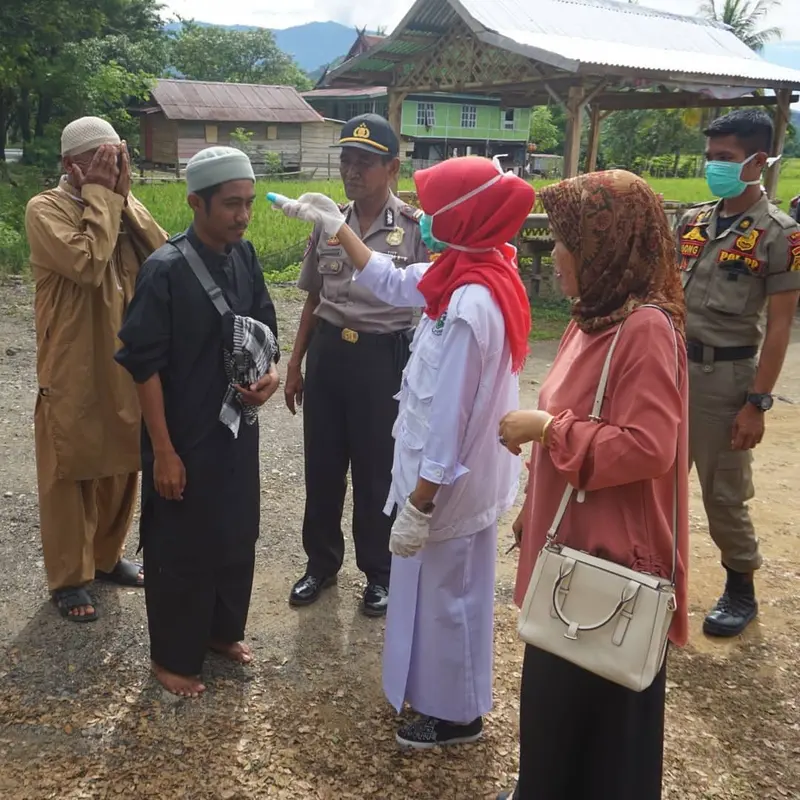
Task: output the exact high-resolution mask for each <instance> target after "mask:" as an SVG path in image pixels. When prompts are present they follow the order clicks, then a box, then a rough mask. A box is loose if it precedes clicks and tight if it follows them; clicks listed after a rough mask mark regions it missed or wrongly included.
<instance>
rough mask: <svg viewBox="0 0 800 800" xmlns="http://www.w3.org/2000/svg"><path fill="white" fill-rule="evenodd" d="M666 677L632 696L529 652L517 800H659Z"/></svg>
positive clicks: (556, 660) (524, 679)
mask: <svg viewBox="0 0 800 800" xmlns="http://www.w3.org/2000/svg"><path fill="white" fill-rule="evenodd" d="M666 674H667V671H666V663H665V665H664V667H663V668H662V669H661V672H660V673H659V674H658V675H657V676H656V679H655V681H654V682H653V683H652V685H651V686H649V687H648V688H647V689H645V691H643V692H633V691H631V690H629V689H625V688H624V687H622V686H618V685H617V684H614V683H611V682H609V681H607V680H605V679H603V678H599V677H597V676H596V675H593V674H591V673H589V672H586V671H585V670H582V669H580V668H579V667H575V666H573V665H572V664H570V663H569V662H567V661H564V660H563V659H560V658H558V657H557V656H553V655H550V654H549V653H546V652H544V651H543V650H539V649H538V648H535V647H530V646H528V647H526V649H525V663H524V666H523V670H522V697H521V700H520V771H519V783H518V785H517V789H516V792H515V794H514V800H606V798H607V800H660V798H661V775H662V767H663V763H662V762H663V751H664V703H665V700H666Z"/></svg>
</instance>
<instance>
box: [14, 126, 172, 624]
mask: <svg viewBox="0 0 800 800" xmlns="http://www.w3.org/2000/svg"><path fill="white" fill-rule="evenodd" d="M61 141H62V147H61V150H62V159H63V165H64V170H65V173H66V174H65V175H64V176H63V177H62V178H61V181H60V183H59V184H58V186H57V187H56V188H55V189H52V190H49V191H46V192H42V193H41V194H39V195H37V196H36V197H34V198H33V199H32V200H31V201H30V202H29V203H28V207H27V212H26V216H25V227H26V230H27V234H28V241H29V243H30V250H31V268H32V272H33V277H34V280H35V283H36V301H35V310H36V344H37V374H38V383H39V394H38V397H37V399H36V410H35V414H34V428H35V437H36V471H37V477H38V483H39V515H40V527H41V534H42V546H43V551H44V562H45V569H46V571H47V579H48V585H49V589H50V591H51V593H52V596H53V601H54V602H55V603H56V605H57V606H58V608H59V610H60V611H61V614H62V616H64V617H66V618H68V619H70V620H73V621H80V622H85V621H91V620H94V619H96V618H97V612H96V609H95V607H94V604H93V601H92V599H91V597H90V596H89V594H88V592H87V591H86V585H87V584H88V583H90V582H91V581H92V580H93V579H95V578H98V579H104V580H108V581H112V582H115V583H118V584H122V585H128V586H141V585H143V581H144V575H143V573H142V572H141V568H140V567H139V566H138V565H136V564H132V563H131V562H129V561H126V560H124V559H123V558H122V549H123V546H124V542H125V537H126V535H127V533H128V529H129V527H130V523H131V518H132V516H133V512H134V506H135V503H136V492H137V483H138V471H139V469H140V442H139V435H140V410H139V405H138V401H137V397H136V391H135V389H134V384H133V381H132V380H131V377H130V375H128V373H127V372H126V371H125V370H124V369H123V368H122V367H120V366H119V365H118V364H117V363H116V362H115V361H114V353H115V352H116V350H117V349H118V348H119V340H118V339H117V331H119V329H120V327H121V326H122V318H123V314H124V312H125V309H126V308H127V306H128V303H129V302H130V299H131V297H132V296H133V291H134V285H135V282H136V276H137V274H138V271H139V267H140V266H141V264H142V262H143V261H144V260H145V258H147V256H149V255H150V253H152V252H153V251H154V250H156V249H157V248H158V247H160V246H161V245H162V244H163V243H164V242H165V241H166V238H167V236H166V234H165V232H164V231H163V230H162V229H161V228H160V227H159V226H158V224H157V223H156V222H155V220H154V219H153V218H152V217H151V216H150V214H149V212H148V211H147V210H146V209H145V208H144V206H142V204H141V203H139V202H138V201H137V200H136V199H135V198H134V197H133V195H131V194H130V163H129V161H128V154H127V149H126V146H125V143H124V142H120V139H119V136H118V135H117V134H116V132H115V131H114V129H113V128H112V127H111V125H109V124H108V123H107V122H105V121H104V120H102V119H98V118H96V117H84V118H82V119H79V120H76V121H75V122H72V123H70V124H69V125H67V127H66V128H65V129H64V131H63V134H62V140H61Z"/></svg>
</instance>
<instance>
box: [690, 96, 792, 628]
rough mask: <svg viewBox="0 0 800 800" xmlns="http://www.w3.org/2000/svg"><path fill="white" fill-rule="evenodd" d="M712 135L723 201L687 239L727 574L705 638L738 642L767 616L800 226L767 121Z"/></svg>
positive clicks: (697, 403)
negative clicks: (767, 182) (778, 173)
mask: <svg viewBox="0 0 800 800" xmlns="http://www.w3.org/2000/svg"><path fill="white" fill-rule="evenodd" d="M705 134H706V136H707V137H708V144H707V152H706V158H707V166H706V178H707V180H708V185H709V188H710V189H711V192H712V193H713V194H714V195H715V196H717V197H719V198H720V200H719V202H717V203H709V204H705V205H702V206H700V207H697V208H694V209H692V210H690V211H689V212H688V213H687V215H686V216H685V217H684V218H683V220H682V221H681V223H680V225H679V227H678V234H677V235H678V252H679V263H680V267H681V270H682V276H683V285H684V290H685V294H686V306H687V316H688V318H687V325H686V334H687V347H688V355H689V366H690V373H689V375H690V381H689V405H690V434H689V435H690V458H691V461H692V462H693V463H694V465H695V466H696V467H697V472H698V475H699V478H700V485H701V487H702V493H703V504H704V506H705V510H706V515H707V517H708V526H709V531H710V533H711V537H712V538H713V539H714V542H715V543H716V544H717V546H718V547H719V549H720V551H721V555H722V565H723V567H724V568H725V570H726V573H727V582H726V586H725V591H724V593H723V595H722V596H721V597H720V599H719V600H718V602H717V604H716V605H715V606H714V608H713V609H712V610H711V612H710V613H709V614H708V616H707V617H706V619H705V622H704V625H703V630H704V631H705V633H706V634H708V635H711V636H737V635H738V634H740V633H741V632H742V631H743V630H744V629H745V628H746V627H747V625H748V624H749V623H750V622H751V621H752V620H753V619H754V617H755V616H756V614H757V613H758V604H757V602H756V597H755V590H754V585H753V573H754V572H755V570H757V569H758V568H759V567H760V566H761V562H762V558H761V553H760V552H759V546H758V539H757V537H756V533H755V530H754V528H753V523H752V521H751V519H750V514H749V511H748V508H747V502H748V501H749V500H751V499H752V497H753V495H754V489H753V478H752V461H753V455H752V452H753V449H754V448H755V447H756V446H757V445H758V444H759V443H760V442H761V440H762V438H763V436H764V427H765V417H766V415H767V414H768V413H769V411H770V409H771V408H772V404H773V397H772V391H773V389H774V387H775V384H776V382H777V380H778V377H779V376H780V372H781V368H782V366H783V361H784V357H785V355H786V349H787V347H788V345H789V339H790V335H791V328H792V321H793V318H794V314H795V309H796V308H797V302H798V298H799V297H800V226H798V225H797V223H796V222H795V221H794V220H792V219H791V217H789V216H788V215H787V214H785V213H783V212H782V211H780V210H779V209H778V208H776V207H775V206H774V205H772V204H771V203H770V202H769V199H768V198H767V196H766V194H765V193H764V191H763V189H762V187H761V174H762V171H763V170H764V168H765V166H767V164H768V160H769V159H768V158H767V155H768V153H769V152H770V150H771V147H772V139H773V126H772V120H771V119H770V117H769V116H768V115H767V114H765V113H764V112H763V111H757V110H743V111H734V112H733V113H731V114H727V115H726V116H723V117H720V118H719V119H717V120H715V121H714V122H713V123H712V124H711V126H710V127H709V128H708V130H706V131H705ZM765 309H766V330H765V329H764V326H763V324H762V318H763V312H764V310H765ZM759 349H760V353H759Z"/></svg>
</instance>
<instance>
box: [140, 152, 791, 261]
mask: <svg viewBox="0 0 800 800" xmlns="http://www.w3.org/2000/svg"><path fill="white" fill-rule="evenodd" d="M649 182H650V184H651V186H652V187H653V189H654V190H655V191H656V192H660V193H662V194H663V195H664V198H665V199H666V200H673V201H677V202H688V203H699V202H702V201H704V200H707V199H710V196H709V193H708V189H707V188H706V183H705V181H704V180H703V179H702V178H684V179H681V178H653V179H651V180H650V181H649ZM549 183H552V181H546V180H545V181H535V182H534V186H535V187H537V188H541V187H542V186H546V185H547V184H549ZM413 188H414V186H413V182H412V181H411V180H410V179H405V180H403V181H401V184H400V189H401V190H411V189H413ZM275 189H277V190H278V191H280V192H281V193H282V194H285V195H287V196H289V197H298V196H299V195H301V194H302V193H303V192H322V193H323V194H327V195H329V196H330V197H332V198H333V199H334V200H337V201H339V202H343V201H344V200H345V196H344V192H343V190H342V186H341V184H340V183H339V182H336V181H280V182H279V183H278V184H277V185H272V184H270V183H269V182H267V181H259V183H258V186H257V190H256V194H257V199H256V205H255V208H254V212H253V218H252V221H251V223H250V229H249V231H248V238H249V239H250V240H251V241H252V242H253V244H254V245H255V247H256V251H257V252H258V254H259V257H260V259H261V261H262V265H263V267H264V270H265V271H266V272H268V273H273V272H280V271H282V270H284V269H285V268H286V267H289V266H291V265H293V264H296V263H297V262H298V261H299V260H300V259H301V257H302V254H303V250H304V248H305V242H306V239H307V238H308V234H309V232H310V226H309V225H308V224H306V223H304V222H300V221H298V220H293V219H287V218H286V217H284V216H283V214H281V213H280V212H279V211H275V210H273V209H272V207H271V205H270V204H269V202H268V201H267V199H266V194H267V192H268V191H270V190H275ZM134 191H135V193H136V196H137V197H138V198H139V200H141V201H142V202H143V203H144V204H145V205H146V206H147V207H148V208H149V209H150V212H151V213H152V214H153V216H154V217H155V218H156V219H157V220H158V222H159V223H160V224H161V225H162V227H164V229H165V230H167V231H169V233H171V234H174V233H178V232H180V231H182V230H184V229H185V228H186V227H187V226H188V225H189V222H190V221H191V212H190V210H189V207H188V205H187V204H186V186H185V184H183V183H153V184H142V185H140V186H137V187H135V190H134ZM797 194H800V159H793V160H787V161H786V162H785V163H784V164H783V166H782V169H781V181H780V184H779V187H778V199H779V200H781V201H782V207H783V208H787V207H788V203H789V200H790V199H791V198H792V197H794V196H795V195H797Z"/></svg>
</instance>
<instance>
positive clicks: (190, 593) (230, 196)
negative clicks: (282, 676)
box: [116, 147, 279, 697]
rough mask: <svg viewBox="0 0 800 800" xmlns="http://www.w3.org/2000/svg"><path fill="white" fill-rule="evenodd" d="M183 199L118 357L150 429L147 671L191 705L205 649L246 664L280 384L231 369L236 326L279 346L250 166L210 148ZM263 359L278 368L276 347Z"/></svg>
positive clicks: (270, 373) (145, 509) (193, 167)
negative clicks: (181, 229)
mask: <svg viewBox="0 0 800 800" xmlns="http://www.w3.org/2000/svg"><path fill="white" fill-rule="evenodd" d="M187 190H188V193H189V198H188V199H189V205H190V206H191V207H192V210H193V211H194V222H193V224H192V226H191V227H190V228H189V229H188V230H187V231H186V233H185V234H180V235H179V236H176V237H174V238H172V239H170V241H169V242H168V243H167V244H166V245H164V246H163V247H161V248H160V249H159V250H157V251H156V252H155V253H154V254H153V255H152V256H150V258H149V259H147V261H146V262H145V263H144V265H143V266H142V269H141V272H140V274H139V278H138V281H137V285H136V292H135V294H134V297H133V300H132V302H131V304H130V306H129V308H128V312H127V315H126V317H125V321H124V324H123V327H122V330H121V331H120V334H119V338H120V340H121V341H122V345H123V346H122V348H121V349H120V350H119V352H118V353H117V356H116V359H117V361H118V362H119V363H120V364H121V365H122V366H123V367H125V369H127V370H128V371H129V372H130V373H131V375H132V376H133V379H134V381H135V382H136V385H137V391H138V394H139V400H140V403H141V407H142V415H143V417H144V422H145V425H144V426H143V436H142V462H143V463H142V509H141V521H140V535H141V539H140V546H141V547H142V548H143V550H144V563H145V570H146V571H147V575H148V582H147V589H146V600H147V621H148V628H149V632H150V652H151V659H152V662H153V670H154V673H155V675H156V677H157V678H158V680H159V681H160V682H161V684H162V685H163V686H164V687H165V688H166V689H167V690H168V691H170V692H173V693H174V694H178V695H181V696H184V697H196V696H198V695H199V694H201V693H202V692H203V691H204V689H205V687H204V686H203V684H202V682H201V680H200V671H201V668H202V665H203V661H204V658H205V655H206V653H207V651H208V650H213V651H216V652H218V653H220V654H222V655H224V656H226V657H228V658H231V659H233V660H235V661H238V662H240V663H249V662H250V661H251V659H252V656H251V653H250V650H249V648H248V647H247V646H246V645H245V644H244V643H243V642H242V639H243V638H244V629H245V623H246V621H247V612H248V608H249V604H250V594H251V589H252V581H253V568H254V563H255V542H256V539H257V538H258V533H259V518H260V485H259V458H258V425H257V422H256V415H255V413H254V412H253V407H258V406H260V405H262V404H263V403H265V402H266V401H267V400H268V399H269V397H270V396H271V395H272V394H273V393H274V392H275V390H276V389H277V387H278V384H279V379H278V374H277V371H276V369H275V365H274V363H271V364H270V363H269V362H267V364H268V366H265V367H264V369H265V370H266V374H263V377H261V378H260V379H258V380H256V381H255V382H253V383H251V384H250V385H247V386H242V385H238V384H237V381H236V380H235V379H234V378H233V376H232V372H231V370H232V364H233V363H234V359H233V358H232V355H231V353H232V348H233V344H232V342H231V338H232V336H233V338H234V339H236V338H237V337H236V336H235V335H233V334H232V331H233V328H234V326H233V324H232V320H233V319H235V320H236V321H237V325H238V328H237V330H238V331H239V333H240V334H241V329H242V325H246V326H248V330H249V329H259V330H260V331H261V333H260V335H261V340H262V341H263V339H264V334H266V335H267V336H268V338H269V339H271V341H272V342H273V343H274V341H275V339H274V338H273V337H277V324H276V317H275V309H274V306H273V304H272V301H271V299H270V296H269V292H268V291H267V287H266V285H265V283H264V276H263V274H262V272H261V267H260V265H259V263H258V259H257V258H256V254H255V250H254V249H253V245H252V244H251V243H250V242H248V241H245V240H244V239H243V238H242V237H243V235H244V232H245V230H246V228H247V225H248V223H249V221H250V214H251V208H252V203H253V200H254V199H255V180H254V176H253V170H252V167H251V165H250V161H249V160H248V158H247V156H246V155H245V154H244V153H242V152H241V151H239V150H235V149H233V148H223V147H212V148H208V149H207V150H203V151H201V152H200V153H198V154H197V155H196V156H195V157H194V158H193V159H192V160H191V161H190V162H189V164H188V166H187ZM184 253H188V254H189V255H188V256H187V255H184ZM196 256H199V260H200V261H201V262H202V264H201V265H200V266H199V267H198V265H197V261H196ZM188 259H191V261H192V263H194V264H195V266H194V267H193V266H191V265H190V260H188ZM203 266H204V267H205V270H207V272H206V278H207V279H208V276H209V275H210V280H209V281H208V286H207V287H206V288H204V286H203V284H202V283H201V278H200V276H199V273H201V272H204V271H205V270H204V269H203ZM217 290H219V291H217ZM219 292H221V295H219ZM214 295H216V299H212V296H214ZM220 296H221V297H222V298H224V301H226V302H227V307H228V313H227V314H226V315H225V316H223V312H224V310H225V309H224V305H223V306H222V307H221V308H218V307H215V306H219V305H220V302H219V297H220ZM234 315H236V316H235V317H234ZM270 331H271V334H270ZM238 342H239V345H240V346H241V335H239V336H238ZM239 355H241V348H240V352H239V353H238V354H237V357H238V356H239ZM262 355H263V353H262ZM269 358H270V359H274V360H275V361H277V358H278V354H277V347H275V348H274V353H272V352H271V353H270V356H269ZM231 397H234V400H233V402H231ZM232 420H233V422H235V423H236V424H232V422H231V421H232Z"/></svg>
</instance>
